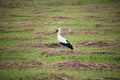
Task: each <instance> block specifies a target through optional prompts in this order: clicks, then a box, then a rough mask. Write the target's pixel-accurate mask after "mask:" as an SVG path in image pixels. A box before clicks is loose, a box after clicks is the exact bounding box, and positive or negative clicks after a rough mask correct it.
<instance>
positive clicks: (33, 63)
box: [0, 61, 43, 68]
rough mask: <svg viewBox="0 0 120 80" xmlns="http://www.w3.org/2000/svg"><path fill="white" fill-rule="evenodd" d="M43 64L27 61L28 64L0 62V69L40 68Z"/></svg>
mask: <svg viewBox="0 0 120 80" xmlns="http://www.w3.org/2000/svg"><path fill="white" fill-rule="evenodd" d="M40 66H43V63H42V62H40V61H28V62H24V61H22V62H0V68H5V67H40Z"/></svg>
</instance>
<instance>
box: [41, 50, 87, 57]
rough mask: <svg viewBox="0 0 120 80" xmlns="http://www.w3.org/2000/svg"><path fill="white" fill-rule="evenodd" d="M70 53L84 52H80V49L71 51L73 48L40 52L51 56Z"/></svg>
mask: <svg viewBox="0 0 120 80" xmlns="http://www.w3.org/2000/svg"><path fill="white" fill-rule="evenodd" d="M61 54H63V55H65V54H66V55H67V54H68V55H70V54H85V53H84V52H80V51H73V50H54V51H53V50H52V51H50V50H49V51H44V52H42V53H41V55H43V56H53V55H61Z"/></svg>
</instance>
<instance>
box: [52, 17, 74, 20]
mask: <svg viewBox="0 0 120 80" xmlns="http://www.w3.org/2000/svg"><path fill="white" fill-rule="evenodd" d="M53 19H54V20H62V19H72V18H70V17H66V16H55V17H53Z"/></svg>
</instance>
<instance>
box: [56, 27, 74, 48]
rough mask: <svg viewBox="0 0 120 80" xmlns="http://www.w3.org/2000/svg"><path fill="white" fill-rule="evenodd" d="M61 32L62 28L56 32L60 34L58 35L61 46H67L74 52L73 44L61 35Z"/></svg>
mask: <svg viewBox="0 0 120 80" xmlns="http://www.w3.org/2000/svg"><path fill="white" fill-rule="evenodd" d="M60 31H61V29H60V28H58V29H57V30H56V32H58V35H57V39H58V42H59V43H60V44H61V45H63V46H66V47H68V48H70V49H72V50H73V46H72V45H71V43H70V42H69V41H68V40H66V39H65V38H63V37H62V36H61V35H60Z"/></svg>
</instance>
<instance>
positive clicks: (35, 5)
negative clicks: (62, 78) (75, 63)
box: [0, 0, 120, 80]
mask: <svg viewBox="0 0 120 80" xmlns="http://www.w3.org/2000/svg"><path fill="white" fill-rule="evenodd" d="M119 4H120V1H119V0H114V1H113V0H89V1H88V0H64V1H61V0H31V1H29V0H14V1H8V0H3V1H0V62H16V61H21V62H22V61H41V62H43V63H44V64H45V65H47V64H54V63H57V62H61V61H64V60H80V61H82V62H92V63H109V64H119V63H120V56H119V52H120V49H119V41H120V34H119V33H120V28H119V25H120V17H119V12H120V9H119ZM58 27H60V28H62V31H63V30H64V29H66V28H67V29H70V30H71V31H72V32H73V34H69V32H68V33H66V34H62V36H63V37H65V38H66V39H68V40H69V41H70V42H71V44H73V46H74V50H75V52H76V53H75V54H68V53H67V54H66V53H64V54H57V53H56V52H57V51H58V50H66V49H64V48H61V47H60V48H59V47H55V48H48V47H45V48H41V47H39V48H38V47H29V46H26V47H22V46H21V47H17V45H21V44H48V45H49V44H51V43H57V37H56V36H57V34H52V32H54V31H55V30H56V29H57V28H58ZM30 29H33V31H30V32H27V31H24V30H30ZM77 29H78V30H77ZM5 31H6V32H5ZM49 32H50V34H46V33H49ZM74 32H98V34H97V33H96V34H90V33H83V34H82V33H80V34H77V33H75V34H74ZM86 40H87V41H95V40H100V41H102V40H103V41H108V42H110V43H112V44H114V45H111V46H110V47H94V46H82V45H79V44H80V43H81V42H82V41H86ZM6 47H8V49H7V48H6ZM49 50H50V51H51V52H53V53H51V54H52V55H50V56H44V55H42V53H43V52H46V51H47V52H48V51H49ZM80 51H81V52H80ZM77 52H79V53H77ZM94 52H96V53H97V52H98V53H99V52H104V53H106V54H93V53H94ZM107 52H109V53H112V54H109V53H108V54H107ZM81 53H85V54H81ZM113 53H118V54H113ZM28 73H29V74H28ZM41 73H58V74H66V75H69V76H72V77H74V78H80V79H81V78H82V79H83V78H91V79H93V78H105V77H112V78H120V77H119V75H120V73H119V71H115V70H111V71H109V70H94V69H92V70H84V69H83V70H74V69H73V70H70V69H69V68H67V69H62V70H59V69H58V68H50V69H49V68H48V67H45V68H19V67H18V68H0V79H5V80H10V79H13V80H18V79H23V80H26V79H29V80H33V79H37V80H45V79H46V78H45V76H43V75H41ZM51 79H52V80H56V79H54V78H52V77H51Z"/></svg>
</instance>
